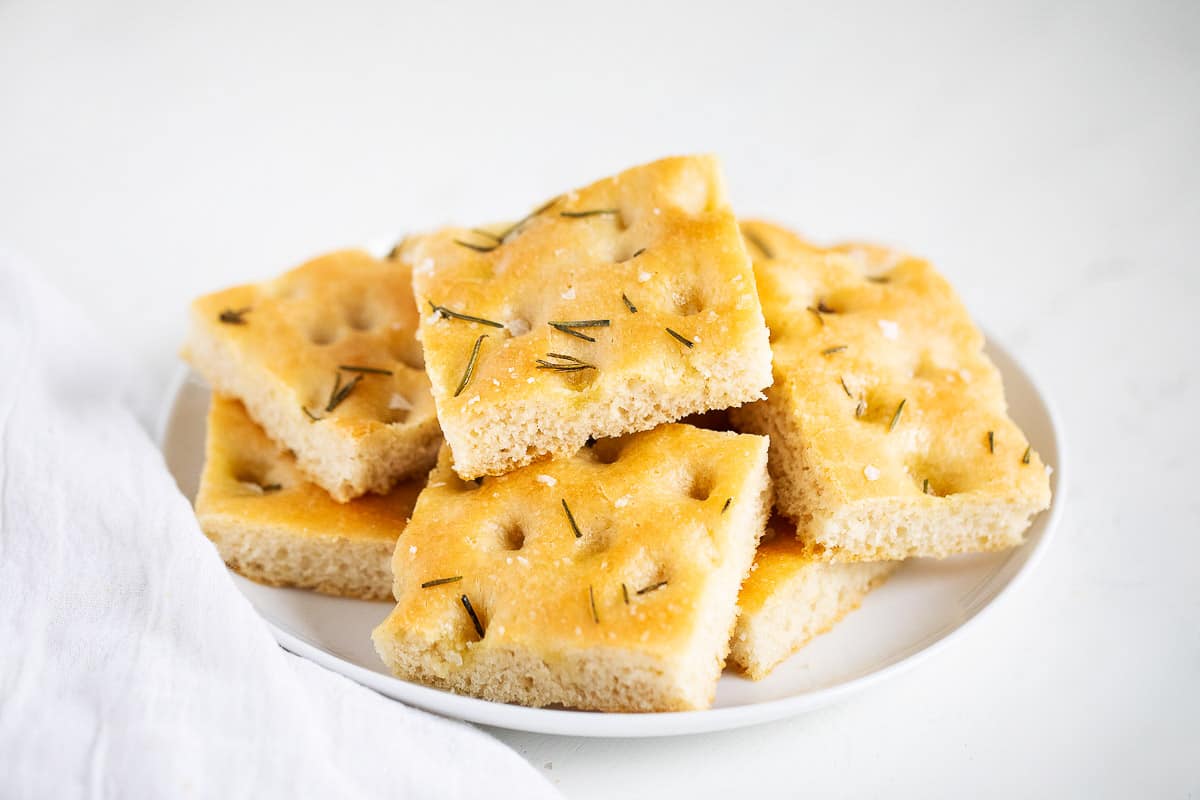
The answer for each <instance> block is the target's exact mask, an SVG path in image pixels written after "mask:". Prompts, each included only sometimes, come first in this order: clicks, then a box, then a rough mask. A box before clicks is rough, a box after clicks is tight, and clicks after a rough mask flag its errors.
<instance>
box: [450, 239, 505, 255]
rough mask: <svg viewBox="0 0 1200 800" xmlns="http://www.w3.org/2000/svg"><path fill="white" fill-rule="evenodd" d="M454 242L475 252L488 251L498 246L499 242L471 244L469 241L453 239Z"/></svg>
mask: <svg viewBox="0 0 1200 800" xmlns="http://www.w3.org/2000/svg"><path fill="white" fill-rule="evenodd" d="M454 243H455V244H461V245H462V246H463V247H465V248H467V249H468V250H474V251H475V252H476V253H490V252H492V251H493V250H495V249H496V248H497V247H499V246H500V242H496V243H495V244H472V243H471V242H464V241H463V240H462V239H455V240H454Z"/></svg>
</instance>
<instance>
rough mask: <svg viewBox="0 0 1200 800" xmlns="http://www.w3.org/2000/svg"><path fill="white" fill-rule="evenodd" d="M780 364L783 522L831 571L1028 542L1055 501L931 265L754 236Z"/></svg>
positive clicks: (991, 370)
mask: <svg viewBox="0 0 1200 800" xmlns="http://www.w3.org/2000/svg"><path fill="white" fill-rule="evenodd" d="M744 230H745V233H746V238H747V240H748V241H749V242H750V244H751V246H752V249H753V251H754V255H755V259H756V260H755V271H756V274H757V277H758V288H759V292H760V295H761V297H762V302H763V308H764V313H765V314H766V317H767V324H768V326H769V327H770V329H771V342H772V349H773V352H774V357H775V362H774V370H775V383H774V385H773V386H772V387H771V389H770V391H769V392H768V393H767V399H766V400H765V401H764V402H761V403H756V404H754V405H752V406H747V407H745V408H741V409H734V410H733V411H732V412H731V418H732V420H733V422H734V424H735V426H737V427H738V428H739V429H740V430H744V431H748V432H752V433H764V434H769V435H770V437H771V474H772V477H773V478H774V480H775V488H776V492H777V494H778V510H779V511H780V512H781V513H783V514H784V515H786V516H787V517H789V518H790V519H792V520H793V521H795V522H796V523H797V535H798V536H799V538H800V539H801V540H803V541H804V542H806V543H809V544H812V545H818V546H819V548H820V549H819V551H815V552H823V553H824V557H826V558H830V559H833V560H894V559H903V558H907V557H909V556H936V557H941V556H948V555H951V554H954V553H962V552H967V551H979V550H998V549H1002V548H1006V547H1012V546H1014V545H1017V544H1020V543H1021V541H1022V538H1023V536H1024V532H1025V530H1026V528H1027V527H1028V526H1029V523H1030V520H1031V518H1032V517H1033V515H1034V514H1036V513H1037V512H1039V511H1041V510H1042V509H1044V508H1046V507H1047V506H1048V505H1049V502H1050V488H1049V481H1048V477H1047V472H1046V469H1045V467H1044V466H1043V464H1042V461H1041V459H1040V458H1038V455H1037V453H1036V452H1034V451H1033V449H1032V448H1031V447H1030V445H1029V442H1028V441H1027V440H1026V438H1025V435H1024V434H1023V433H1022V432H1021V430H1020V429H1019V428H1017V426H1016V425H1015V424H1014V423H1013V421H1012V420H1011V419H1009V417H1008V415H1007V407H1006V405H1005V402H1004V388H1003V386H1002V385H1001V383H1000V374H999V372H998V371H997V370H996V368H995V367H994V366H993V365H992V363H991V361H989V360H988V358H987V356H986V355H984V353H983V344H984V339H983V335H982V334H981V333H980V332H979V330H978V329H977V328H976V327H975V326H974V324H972V322H971V319H970V318H969V317H968V316H967V312H966V309H964V308H963V305H962V303H961V302H960V301H959V299H958V297H957V296H956V295H955V294H954V291H953V290H952V289H951V288H950V286H949V284H948V283H946V281H945V280H944V279H943V278H942V277H941V276H940V275H938V274H937V273H936V272H935V271H934V270H933V268H932V267H931V266H930V265H929V264H928V263H926V262H925V261H922V260H920V259H918V258H914V257H912V256H908V255H905V254H902V253H898V252H894V251H890V250H885V249H882V248H874V247H867V246H858V245H848V246H844V247H835V248H830V249H824V248H819V247H815V246H813V245H810V244H808V243H806V242H804V241H803V240H801V239H800V238H798V237H797V236H795V235H794V234H792V233H789V232H788V231H786V230H783V229H782V228H778V227H776V226H773V225H768V224H765V223H754V222H751V223H745V225H744Z"/></svg>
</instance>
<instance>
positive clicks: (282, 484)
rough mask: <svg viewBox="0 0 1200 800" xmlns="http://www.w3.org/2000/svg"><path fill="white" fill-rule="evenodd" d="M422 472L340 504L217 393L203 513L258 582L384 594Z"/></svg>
mask: <svg viewBox="0 0 1200 800" xmlns="http://www.w3.org/2000/svg"><path fill="white" fill-rule="evenodd" d="M424 483H425V481H424V479H411V480H407V481H402V482H400V483H399V484H398V485H397V486H395V487H394V488H393V489H392V490H391V491H390V492H389V493H388V494H386V495H367V496H365V497H360V498H358V499H357V500H354V501H352V502H349V503H345V504H341V503H337V502H335V501H334V500H333V499H332V498H330V497H329V495H328V494H327V493H326V492H325V491H324V490H323V489H321V488H320V487H319V486H316V485H314V484H312V483H310V482H309V481H308V479H307V478H306V477H305V476H304V475H303V474H302V473H301V472H300V470H299V469H298V468H297V467H296V462H295V459H294V458H293V457H292V456H291V455H290V454H288V453H287V452H285V451H283V450H282V449H280V447H279V446H278V445H276V444H275V443H274V442H272V441H271V440H270V439H269V438H267V435H266V434H265V433H264V432H263V431H262V429H261V428H259V427H258V426H257V425H255V424H254V421H253V420H251V419H250V417H249V415H248V414H246V411H245V409H244V408H243V406H242V404H241V403H239V402H238V401H237V400H234V399H232V398H229V397H223V396H221V395H213V397H212V402H211V406H210V408H209V413H208V440H207V445H206V461H205V464H204V472H203V474H202V475H201V478H200V489H199V492H198V493H197V495H196V518H197V520H198V521H199V523H200V527H201V529H202V530H203V531H204V533H205V534H206V535H207V536H208V537H209V539H211V540H212V541H213V544H215V545H216V547H217V551H218V552H219V553H220V554H221V558H223V559H224V560H225V563H226V564H228V565H229V567H230V568H231V569H233V570H234V571H236V572H239V573H241V574H242V575H245V576H246V577H247V578H251V579H253V580H256V581H258V582H260V583H266V584H270V585H272V586H294V587H298V588H301V589H315V590H316V591H319V592H323V593H325V594H332V595H340V596H343V597H356V598H360V599H363V600H383V599H386V598H387V597H389V596H390V595H391V588H392V570H391V563H390V562H391V558H392V552H393V550H394V549H395V544H396V538H397V537H398V536H399V535H400V532H401V531H402V530H404V526H405V523H406V522H407V520H408V517H409V515H410V514H411V513H412V509H413V506H414V505H415V504H416V500H417V495H418V494H419V493H420V491H421V488H422V487H423V486H424Z"/></svg>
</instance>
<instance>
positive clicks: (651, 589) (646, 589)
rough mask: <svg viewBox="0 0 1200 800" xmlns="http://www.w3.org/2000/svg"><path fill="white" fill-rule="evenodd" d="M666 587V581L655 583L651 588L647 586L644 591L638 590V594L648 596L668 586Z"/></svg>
mask: <svg viewBox="0 0 1200 800" xmlns="http://www.w3.org/2000/svg"><path fill="white" fill-rule="evenodd" d="M666 585H667V582H666V581H659V582H658V583H653V584H651V585H649V586H647V587H645V588H643V589H638V591H637V593H638V594H648V593H650V592H653V591H655V590H657V589H661V588H662V587H664V586H666Z"/></svg>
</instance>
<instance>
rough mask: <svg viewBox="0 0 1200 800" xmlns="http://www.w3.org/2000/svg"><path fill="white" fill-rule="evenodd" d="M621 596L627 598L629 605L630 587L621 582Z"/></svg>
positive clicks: (626, 602) (626, 603) (626, 601)
mask: <svg viewBox="0 0 1200 800" xmlns="http://www.w3.org/2000/svg"><path fill="white" fill-rule="evenodd" d="M621 596H622V597H624V598H625V605H629V587H628V586H626V585H625V584H624V583H622V584H621Z"/></svg>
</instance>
